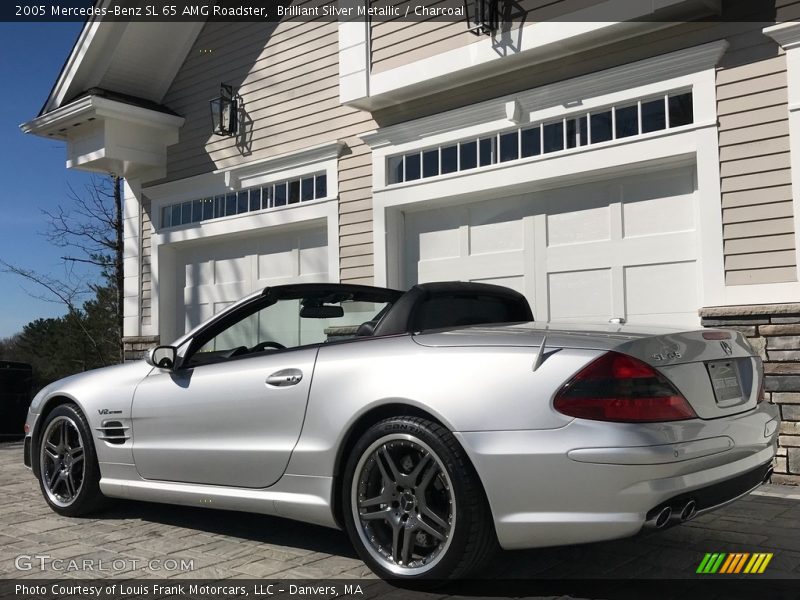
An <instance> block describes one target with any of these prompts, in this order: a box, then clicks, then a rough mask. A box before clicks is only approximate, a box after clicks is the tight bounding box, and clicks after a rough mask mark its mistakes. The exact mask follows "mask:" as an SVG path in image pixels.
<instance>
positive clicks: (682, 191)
mask: <svg viewBox="0 0 800 600" xmlns="http://www.w3.org/2000/svg"><path fill="white" fill-rule="evenodd" d="M621 187H622V197H623V199H624V201H625V202H642V201H645V200H656V199H658V198H674V197H677V196H690V195H692V194H694V192H695V187H696V186H695V176H694V166H691V167H680V168H677V169H669V170H665V171H660V172H652V173H647V174H646V175H640V176H638V177H627V178H625V179H624V180H622V181H621Z"/></svg>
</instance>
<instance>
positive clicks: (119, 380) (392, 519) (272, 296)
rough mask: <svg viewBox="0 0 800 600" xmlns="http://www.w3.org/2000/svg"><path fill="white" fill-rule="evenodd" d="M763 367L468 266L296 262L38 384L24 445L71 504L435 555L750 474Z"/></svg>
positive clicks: (608, 515) (470, 556)
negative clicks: (323, 279)
mask: <svg viewBox="0 0 800 600" xmlns="http://www.w3.org/2000/svg"><path fill="white" fill-rule="evenodd" d="M762 381H763V376H762V366H761V361H760V360H759V358H758V356H757V355H756V354H755V353H754V352H753V349H752V348H751V347H750V345H749V344H748V343H747V341H746V340H745V339H744V338H743V337H742V336H741V335H740V334H739V333H737V332H735V331H726V330H717V329H698V330H692V331H681V330H673V329H659V328H655V327H632V326H624V325H619V324H608V323H606V324H594V325H577V324H573V323H568V324H561V325H558V324H554V323H538V322H533V315H532V314H531V309H530V306H529V305H528V302H527V301H526V300H525V298H524V297H523V296H522V295H520V294H518V293H517V292H514V291H512V290H509V289H506V288H502V287H497V286H492V285H485V284H477V283H456V282H451V283H431V284H421V285H417V286H414V287H412V288H411V289H410V290H409V291H407V292H400V291H396V290H391V289H383V288H375V287H366V286H357V285H346V284H297V285H289V286H280V287H271V288H267V289H266V290H264V291H263V292H260V293H257V294H254V295H252V296H249V297H247V298H245V299H244V300H242V301H241V302H239V303H237V304H235V305H233V306H231V307H229V308H227V309H226V310H225V311H223V312H222V313H220V314H218V315H217V316H215V317H214V318H212V319H211V320H209V321H207V322H206V323H203V324H202V325H200V326H199V327H197V328H196V329H194V330H192V331H190V332H189V333H188V334H186V335H185V336H184V337H182V338H180V339H179V340H177V341H176V342H174V343H173V344H172V345H171V346H160V347H158V348H155V349H153V350H151V351H150V353H149V355H148V357H147V360H146V361H141V362H138V363H129V364H125V365H121V366H117V367H110V368H106V369H101V370H98V371H94V372H89V373H82V374H80V375H76V376H73V377H69V378H67V379H64V380H61V381H58V382H56V383H54V384H52V385H49V386H48V387H46V388H45V389H43V390H42V391H41V392H40V393H39V394H38V395H37V396H36V398H35V399H34V401H33V404H32V405H31V409H30V413H29V415H28V420H27V425H26V430H27V437H26V439H25V463H26V464H27V465H28V466H30V467H32V469H33V472H34V473H35V474H36V476H37V478H38V480H39V483H40V485H41V489H42V492H43V495H44V498H45V500H46V501H47V502H48V504H49V505H50V506H51V507H52V508H53V510H54V511H56V512H58V513H59V514H62V515H68V516H69V515H79V514H84V513H87V512H89V511H92V510H95V509H97V508H98V507H99V505H100V504H101V502H102V501H103V500H104V498H106V497H117V498H132V499H138V500H148V501H153V502H168V503H175V504H187V505H194V506H210V507H216V508H223V509H230V510H240V511H251V512H259V513H268V514H272V515H278V516H282V517H288V518H292V519H298V520H301V521H306V522H310V523H318V524H321V525H326V526H330V527H341V528H343V529H345V530H346V531H347V533H348V535H349V536H350V539H351V540H352V543H353V544H354V545H355V547H356V549H357V550H358V553H359V554H360V556H361V557H362V558H363V559H364V561H365V562H366V563H367V564H368V565H369V566H370V567H371V568H372V569H373V570H374V571H375V572H376V573H378V574H379V575H381V576H383V577H389V578H401V579H416V578H434V579H444V578H451V577H459V576H464V575H465V574H467V573H469V572H471V571H473V570H474V569H475V568H476V567H477V566H478V565H480V564H481V563H482V561H484V560H485V559H486V558H487V557H488V556H489V555H490V554H491V552H492V551H493V550H494V549H495V548H496V547H497V546H498V545H499V546H500V547H502V548H531V547H537V546H551V545H561V544H573V543H580V542H592V541H599V540H606V539H612V538H619V537H623V536H630V535H634V534H636V533H637V532H638V531H640V530H641V529H642V527H645V526H650V527H655V528H661V527H666V526H670V525H673V524H677V523H680V522H681V521H685V520H687V519H691V518H692V517H693V516H695V515H697V514H700V513H703V512H705V511H709V510H713V509H714V508H717V507H719V506H722V505H724V504H726V503H728V502H730V501H732V500H734V499H736V498H738V497H740V496H743V495H745V494H747V493H748V492H750V491H751V490H753V489H754V488H755V487H757V486H758V485H760V484H761V483H762V482H763V481H765V480H766V479H767V478H768V477H769V475H770V473H771V465H772V459H773V456H774V454H775V442H776V435H777V431H778V424H779V417H778V411H777V410H776V407H775V406H774V405H771V404H770V403H768V402H763V398H764V391H763V387H762Z"/></svg>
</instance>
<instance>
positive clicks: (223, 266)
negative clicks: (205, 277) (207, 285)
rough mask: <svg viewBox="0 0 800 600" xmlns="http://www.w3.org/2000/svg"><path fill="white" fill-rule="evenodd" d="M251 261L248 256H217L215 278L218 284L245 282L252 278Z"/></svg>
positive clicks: (214, 280)
mask: <svg viewBox="0 0 800 600" xmlns="http://www.w3.org/2000/svg"><path fill="white" fill-rule="evenodd" d="M250 263H251V261H250V260H249V258H248V257H245V256H240V257H236V258H217V259H216V260H214V278H213V280H212V281H213V282H214V283H216V284H228V283H244V282H247V281H249V280H250V278H251V276H252V274H251V273H250V268H251V265H250Z"/></svg>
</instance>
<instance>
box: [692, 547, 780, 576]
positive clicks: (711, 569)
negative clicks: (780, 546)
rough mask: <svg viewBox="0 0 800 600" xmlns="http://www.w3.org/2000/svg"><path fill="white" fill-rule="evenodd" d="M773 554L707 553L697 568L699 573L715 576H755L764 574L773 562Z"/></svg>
mask: <svg viewBox="0 0 800 600" xmlns="http://www.w3.org/2000/svg"><path fill="white" fill-rule="evenodd" d="M772 556H773V554H772V553H767V552H756V553H754V554H750V553H749V552H732V553H730V554H727V553H725V552H707V553H706V555H705V556H704V557H703V560H702V561H700V565H699V566H698V567H697V571H696V572H697V573H701V574H708V575H714V574H716V573H718V574H720V575H723V574H724V575H735V574H739V573H742V574H748V575H754V574H757V573H763V572H764V571H765V570H766V568H767V565H768V564H769V563H770V561H771V560H772Z"/></svg>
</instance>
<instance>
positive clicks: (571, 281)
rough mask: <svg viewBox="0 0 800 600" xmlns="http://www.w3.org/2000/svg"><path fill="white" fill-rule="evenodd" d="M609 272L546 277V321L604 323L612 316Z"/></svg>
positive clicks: (589, 271)
mask: <svg viewBox="0 0 800 600" xmlns="http://www.w3.org/2000/svg"><path fill="white" fill-rule="evenodd" d="M611 282H612V277H611V269H595V270H586V271H573V272H569V273H550V274H549V275H548V285H547V287H548V292H549V293H548V295H549V298H550V318H551V319H552V320H554V321H563V320H589V321H592V320H598V319H600V320H605V319H608V316H607V315H610V314H611V313H612V310H611V308H612V296H611Z"/></svg>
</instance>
